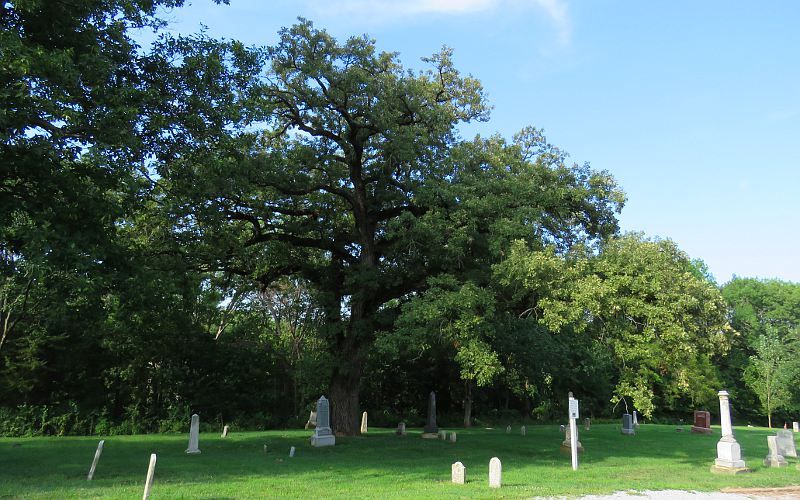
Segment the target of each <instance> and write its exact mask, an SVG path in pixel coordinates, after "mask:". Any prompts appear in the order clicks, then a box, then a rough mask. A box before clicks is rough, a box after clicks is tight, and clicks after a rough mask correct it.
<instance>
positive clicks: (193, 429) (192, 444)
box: [186, 413, 200, 455]
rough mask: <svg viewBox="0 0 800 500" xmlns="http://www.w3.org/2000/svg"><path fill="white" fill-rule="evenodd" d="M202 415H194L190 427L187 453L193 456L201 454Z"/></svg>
mask: <svg viewBox="0 0 800 500" xmlns="http://www.w3.org/2000/svg"><path fill="white" fill-rule="evenodd" d="M199 444H200V415H198V414H197V413H195V414H194V415H192V424H191V426H190V427H189V447H188V448H186V453H188V454H190V455H193V454H196V453H200V448H199Z"/></svg>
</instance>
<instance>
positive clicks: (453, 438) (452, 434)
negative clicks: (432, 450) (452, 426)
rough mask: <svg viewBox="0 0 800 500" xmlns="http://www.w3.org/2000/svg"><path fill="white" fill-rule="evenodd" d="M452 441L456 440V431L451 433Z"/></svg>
mask: <svg viewBox="0 0 800 500" xmlns="http://www.w3.org/2000/svg"><path fill="white" fill-rule="evenodd" d="M450 442H451V443H455V442H456V433H455V432H451V433H450Z"/></svg>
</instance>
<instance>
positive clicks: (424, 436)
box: [422, 432, 439, 439]
mask: <svg viewBox="0 0 800 500" xmlns="http://www.w3.org/2000/svg"><path fill="white" fill-rule="evenodd" d="M422 439H439V433H436V432H423V433H422Z"/></svg>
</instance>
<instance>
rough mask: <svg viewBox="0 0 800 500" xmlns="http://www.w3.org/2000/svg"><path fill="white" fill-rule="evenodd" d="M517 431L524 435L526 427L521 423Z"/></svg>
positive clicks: (526, 430) (526, 431) (526, 432)
mask: <svg viewBox="0 0 800 500" xmlns="http://www.w3.org/2000/svg"><path fill="white" fill-rule="evenodd" d="M519 433H520V434H521V435H523V436H525V435H527V434H528V429H527V428H526V427H525V426H524V425H523V426H522V427H520V428H519Z"/></svg>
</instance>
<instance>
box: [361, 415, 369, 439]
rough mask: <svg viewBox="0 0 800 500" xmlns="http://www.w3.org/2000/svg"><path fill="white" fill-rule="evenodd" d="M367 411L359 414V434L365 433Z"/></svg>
mask: <svg viewBox="0 0 800 500" xmlns="http://www.w3.org/2000/svg"><path fill="white" fill-rule="evenodd" d="M367 430H368V428H367V412H364V413H362V414H361V434H366V433H367Z"/></svg>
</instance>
